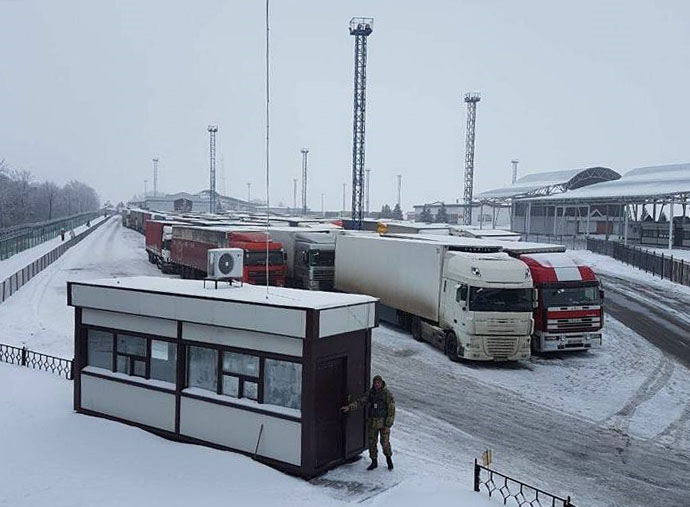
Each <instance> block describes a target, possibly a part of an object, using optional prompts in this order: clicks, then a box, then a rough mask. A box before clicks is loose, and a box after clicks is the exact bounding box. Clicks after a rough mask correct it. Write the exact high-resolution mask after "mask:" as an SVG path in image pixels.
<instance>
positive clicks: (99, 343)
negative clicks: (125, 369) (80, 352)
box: [86, 329, 113, 370]
mask: <svg viewBox="0 0 690 507" xmlns="http://www.w3.org/2000/svg"><path fill="white" fill-rule="evenodd" d="M86 352H87V354H86V355H87V357H86V364H88V365H89V366H95V367H97V368H105V369H106V370H112V369H113V333H106V332H105V331H98V330H96V329H89V331H88V336H87V342H86Z"/></svg>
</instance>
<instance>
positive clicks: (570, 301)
mask: <svg viewBox="0 0 690 507" xmlns="http://www.w3.org/2000/svg"><path fill="white" fill-rule="evenodd" d="M541 292H542V298H543V300H544V306H546V307H547V308H548V307H550V306H588V305H598V304H600V301H599V289H598V288H597V287H594V286H589V287H545V288H543V289H541Z"/></svg>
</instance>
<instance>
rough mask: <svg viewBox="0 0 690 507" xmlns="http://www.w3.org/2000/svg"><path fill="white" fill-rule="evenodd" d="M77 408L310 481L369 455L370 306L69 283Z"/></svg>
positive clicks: (198, 287)
mask: <svg viewBox="0 0 690 507" xmlns="http://www.w3.org/2000/svg"><path fill="white" fill-rule="evenodd" d="M67 294H68V295H67V299H68V304H69V305H70V306H73V307H74V308H75V335H74V350H75V361H74V409H75V410H76V411H78V412H81V413H84V414H89V415H93V416H100V417H104V418H107V419H112V420H115V421H120V422H124V423H127V424H131V425H134V426H138V427H140V428H143V429H146V430H148V431H151V432H154V433H157V434H159V435H162V436H164V437H167V438H170V439H174V440H179V441H183V442H190V443H196V444H202V445H208V446H211V447H216V448H220V449H227V450H233V451H237V452H241V453H243V454H246V455H249V456H252V457H254V458H255V459H257V460H259V461H261V462H264V463H266V464H268V465H271V466H273V467H275V468H277V469H280V470H282V471H285V472H288V473H291V474H295V475H300V476H303V477H306V478H309V477H313V476H316V475H318V474H320V473H322V472H325V471H326V470H328V469H330V468H333V467H335V466H338V465H339V464H342V463H344V462H345V461H347V460H348V459H351V458H353V457H355V456H357V455H358V454H359V453H361V452H362V451H363V450H364V447H365V432H366V429H365V420H364V414H363V411H356V412H353V413H351V414H349V415H348V416H347V417H344V416H343V415H342V413H341V412H340V407H341V405H342V403H343V402H344V401H345V400H346V398H347V394H354V393H357V394H358V393H363V392H365V390H366V389H367V388H368V386H369V378H370V359H371V329H372V328H373V327H375V325H376V318H375V304H376V299H375V298H372V297H369V296H360V295H351V294H338V293H326V292H314V291H302V290H296V289H285V288H277V287H271V288H270V289H269V290H268V292H267V290H266V287H259V286H253V285H246V284H245V285H243V286H241V287H238V286H230V285H228V284H224V283H221V284H220V285H219V286H218V288H217V289H216V288H213V287H211V286H210V285H207V286H206V287H204V285H203V282H202V281H199V280H179V279H169V278H157V277H135V278H120V279H106V280H94V281H90V282H68V283H67Z"/></svg>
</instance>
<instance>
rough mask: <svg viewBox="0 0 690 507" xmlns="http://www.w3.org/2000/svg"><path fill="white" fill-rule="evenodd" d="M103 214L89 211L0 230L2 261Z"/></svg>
mask: <svg viewBox="0 0 690 507" xmlns="http://www.w3.org/2000/svg"><path fill="white" fill-rule="evenodd" d="M102 214H103V210H96V211H88V212H86V213H79V214H78V215H71V216H68V217H61V218H56V219H54V220H49V221H46V222H37V223H33V224H23V225H16V226H14V227H8V228H6V229H0V260H3V259H7V258H8V257H11V256H12V255H15V254H17V253H19V252H23V251H24V250H28V249H29V248H33V247H35V246H36V245H40V244H41V243H44V242H46V241H49V240H51V239H53V238H55V237H57V236H58V235H59V234H60V232H61V231H63V230H65V231H69V230H71V229H74V228H75V227H79V226H80V225H83V224H85V223H86V222H88V221H90V220H94V219H95V218H97V217H99V216H100V215H102Z"/></svg>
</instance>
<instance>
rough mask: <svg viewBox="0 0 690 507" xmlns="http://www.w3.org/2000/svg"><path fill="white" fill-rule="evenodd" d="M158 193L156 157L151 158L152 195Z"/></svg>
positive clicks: (154, 195)
mask: <svg viewBox="0 0 690 507" xmlns="http://www.w3.org/2000/svg"><path fill="white" fill-rule="evenodd" d="M157 195H158V159H157V158H154V159H153V197H156V196H157Z"/></svg>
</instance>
